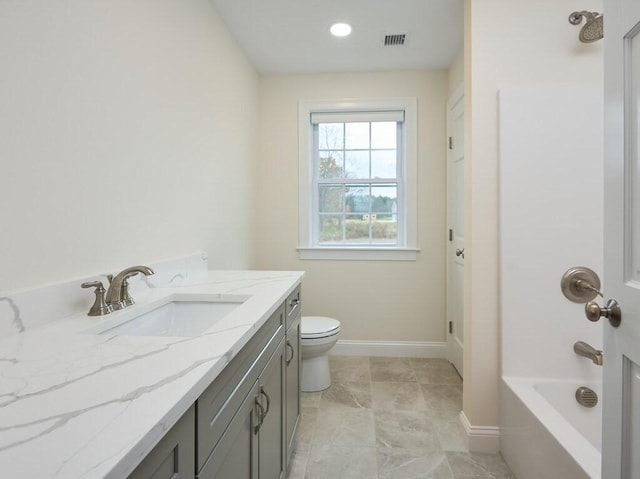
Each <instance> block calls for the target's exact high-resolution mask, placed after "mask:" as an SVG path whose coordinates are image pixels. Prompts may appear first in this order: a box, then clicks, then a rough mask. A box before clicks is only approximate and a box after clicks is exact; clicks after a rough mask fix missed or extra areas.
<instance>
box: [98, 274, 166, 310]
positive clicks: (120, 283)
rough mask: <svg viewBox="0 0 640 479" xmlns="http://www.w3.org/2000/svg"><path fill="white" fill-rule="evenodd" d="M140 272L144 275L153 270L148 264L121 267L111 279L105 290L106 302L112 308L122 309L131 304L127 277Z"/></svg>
mask: <svg viewBox="0 0 640 479" xmlns="http://www.w3.org/2000/svg"><path fill="white" fill-rule="evenodd" d="M138 273H142V274H144V275H145V276H149V275H152V274H154V273H153V270H152V269H151V268H149V267H148V266H131V267H129V268H126V269H123V270H122V271H120V272H119V273H118V274H117V275H115V276H114V277H113V279H112V280H111V284H109V289H108V291H107V297H106V302H107V304H110V305H111V306H112V307H113V309H123V308H126V307H127V306H130V305H132V304H133V299H132V298H131V297H130V296H129V291H128V282H127V279H128V278H130V277H131V276H135V275H136V274H138Z"/></svg>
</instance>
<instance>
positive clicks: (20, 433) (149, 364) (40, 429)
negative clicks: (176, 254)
mask: <svg viewBox="0 0 640 479" xmlns="http://www.w3.org/2000/svg"><path fill="white" fill-rule="evenodd" d="M302 276H303V274H302V273H300V272H258V271H240V272H215V271H211V272H207V273H206V274H205V275H204V276H203V277H201V278H199V279H198V280H197V281H191V282H184V283H183V284H181V285H178V286H167V287H158V288H146V289H145V288H140V289H139V290H138V291H136V294H135V298H136V302H137V304H136V305H135V306H132V307H131V308H130V309H131V310H132V311H133V310H134V309H133V308H139V310H138V311H142V312H144V311H146V310H152V309H153V308H157V304H161V303H162V302H163V301H164V302H166V301H167V295H169V297H170V299H171V300H176V299H177V298H180V300H184V298H185V297H190V298H196V299H197V298H204V297H206V298H210V297H212V295H213V297H217V296H216V295H219V298H221V300H225V298H228V297H233V298H238V297H241V298H242V304H240V305H239V306H238V307H237V308H234V309H233V310H232V311H231V312H230V313H228V314H227V315H226V316H224V318H222V319H221V320H219V321H218V322H216V323H215V324H214V325H213V326H211V327H209V328H208V329H206V330H205V331H204V332H202V333H200V334H197V335H193V336H191V337H184V336H183V337H180V336H166V337H163V336H145V335H127V334H113V333H110V332H109V331H117V330H115V329H107V330H106V331H102V332H100V333H96V332H95V331H98V330H100V327H98V328H97V329H96V324H98V326H100V324H101V323H103V324H107V322H108V321H114V318H115V319H117V318H118V316H117V315H118V314H119V313H115V314H111V315H108V316H105V317H102V318H98V319H97V320H96V319H92V318H88V317H87V316H86V313H84V314H76V315H72V316H70V317H65V318H62V319H60V320H55V321H51V322H49V323H47V324H44V325H42V324H38V325H37V327H33V328H31V327H30V325H29V321H28V320H26V319H25V320H24V321H22V323H23V326H24V327H23V331H22V332H20V333H17V334H12V335H10V336H8V337H2V339H0V374H1V375H2V377H3V383H2V392H1V395H0V424H2V425H3V434H2V441H1V442H2V445H1V446H0V468H2V470H3V474H6V475H7V477H39V478H47V477H51V478H53V477H65V478H67V477H69V478H74V477H77V478H83V479H84V478H104V477H108V478H122V477H131V478H136V479H137V478H164V477H166V478H171V477H176V476H175V474H177V473H179V477H181V478H183V477H185V478H186V477H197V478H202V479H204V478H207V479H211V478H225V479H227V478H229V477H235V478H248V479H249V478H257V477H260V479H283V478H284V477H286V473H287V467H288V462H289V460H290V458H291V452H292V444H293V439H294V436H295V431H296V427H297V423H298V420H299V415H300V395H299V390H300V389H299V380H300V331H299V328H300V317H301V296H300V291H301V289H300V288H301V286H300V285H301V279H302ZM11 301H12V304H13V305H15V306H16V308H17V309H20V305H21V304H27V302H23V301H22V299H21V297H20V295H16V296H15V297H12V298H11ZM0 307H1V305H0ZM26 308H27V307H26V306H25V307H24V308H23V310H22V311H24V310H26ZM1 313H2V310H0V319H2V316H1ZM123 314H124V313H123ZM128 314H131V313H128ZM25 316H27V314H25V313H23V316H22V317H21V319H24V317H25ZM34 458H38V460H34Z"/></svg>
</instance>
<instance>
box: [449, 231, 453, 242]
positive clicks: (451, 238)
mask: <svg viewBox="0 0 640 479" xmlns="http://www.w3.org/2000/svg"><path fill="white" fill-rule="evenodd" d="M449 241H453V230H452V229H449Z"/></svg>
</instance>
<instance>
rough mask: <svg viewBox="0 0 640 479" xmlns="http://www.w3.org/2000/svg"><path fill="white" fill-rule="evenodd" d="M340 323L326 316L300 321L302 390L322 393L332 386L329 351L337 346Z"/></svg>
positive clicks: (308, 317)
mask: <svg viewBox="0 0 640 479" xmlns="http://www.w3.org/2000/svg"><path fill="white" fill-rule="evenodd" d="M339 333H340V321H338V320H336V319H333V318H327V317H324V316H303V317H302V320H301V321H300V346H301V347H300V349H301V351H302V355H301V356H302V371H301V373H300V389H302V391H304V392H314V391H322V390H324V389H327V388H328V387H329V386H330V385H331V376H330V374H329V356H328V352H329V350H330V349H331V348H332V347H333V346H334V345H335V344H336V341H337V340H338V335H339Z"/></svg>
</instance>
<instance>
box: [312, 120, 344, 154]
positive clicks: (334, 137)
mask: <svg viewBox="0 0 640 479" xmlns="http://www.w3.org/2000/svg"><path fill="white" fill-rule="evenodd" d="M318 148H319V149H321V150H342V149H343V148H344V123H320V124H319V125H318Z"/></svg>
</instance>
